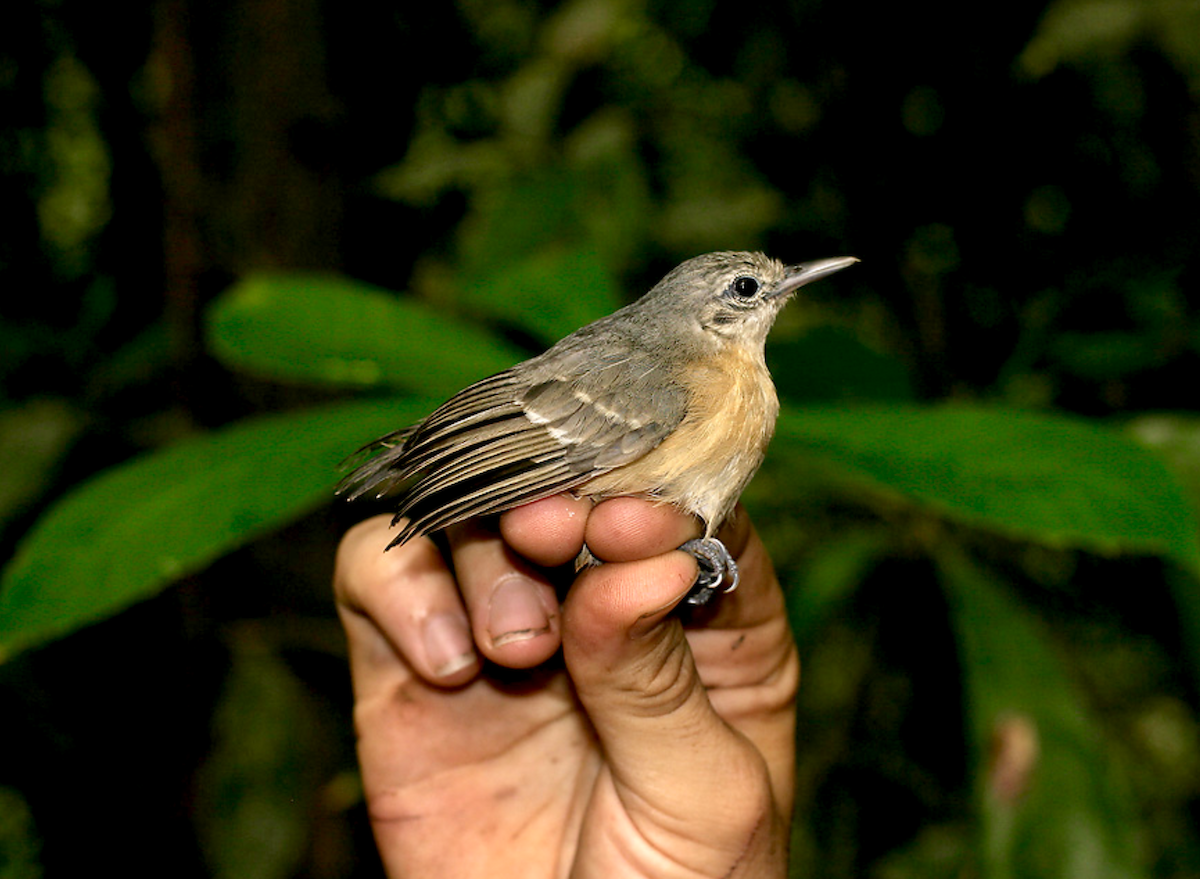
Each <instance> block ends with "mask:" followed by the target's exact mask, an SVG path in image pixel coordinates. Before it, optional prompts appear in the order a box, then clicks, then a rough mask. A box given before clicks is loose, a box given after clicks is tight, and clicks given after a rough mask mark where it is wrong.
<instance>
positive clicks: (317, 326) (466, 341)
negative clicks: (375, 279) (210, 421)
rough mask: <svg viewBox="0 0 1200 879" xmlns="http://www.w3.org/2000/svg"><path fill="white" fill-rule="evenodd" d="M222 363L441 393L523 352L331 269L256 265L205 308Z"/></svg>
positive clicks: (293, 376)
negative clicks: (263, 269)
mask: <svg viewBox="0 0 1200 879" xmlns="http://www.w3.org/2000/svg"><path fill="white" fill-rule="evenodd" d="M208 340H209V345H210V347H211V348H212V351H213V353H214V354H215V355H216V356H217V357H218V358H219V359H220V360H221V361H222V362H224V363H225V364H226V365H228V366H230V367H232V368H234V369H240V370H244V371H246V372H248V373H252V374H255V375H260V376H263V377H265V378H270V379H276V380H286V381H298V382H309V383H315V384H323V385H340V386H349V387H359V388H372V387H393V388H401V389H405V390H410V391H415V392H418V393H422V394H429V395H431V396H437V397H447V396H449V395H451V394H453V393H455V392H456V391H458V390H460V389H461V388H463V387H466V386H467V385H469V384H471V383H472V382H475V381H478V380H479V379H481V378H484V377H486V376H489V375H491V374H493V373H496V372H499V371H500V370H502V369H506V368H508V367H509V366H512V365H513V363H516V362H517V361H518V360H521V359H522V358H523V357H524V356H525V355H524V354H523V353H522V352H521V351H520V350H519V349H517V348H515V347H513V346H511V345H509V344H507V343H505V342H503V341H501V340H499V339H497V338H496V337H494V336H492V335H491V334H489V333H488V332H486V331H485V330H483V329H482V328H480V327H479V326H477V325H476V324H473V323H469V322H466V321H462V320H458V319H455V318H453V317H451V316H449V315H446V314H442V313H440V312H438V311H437V310H435V309H433V308H432V307H430V306H429V305H427V304H425V303H423V302H419V301H416V300H414V299H411V298H406V297H398V296H396V295H394V294H391V293H388V292H386V291H384V290H380V289H378V288H375V287H371V286H369V285H366V284H362V283H359V282H356V281H351V280H349V279H347V278H341V277H336V276H332V275H331V276H323V275H316V274H273V273H269V274H254V275H250V276H248V277H246V278H244V279H243V280H241V281H239V282H238V283H236V284H234V285H233V286H232V287H230V288H229V290H227V291H226V292H225V293H224V295H222V296H221V297H220V298H219V299H218V300H217V301H216V302H215V303H214V304H213V306H212V308H211V309H210V311H209V313H208Z"/></svg>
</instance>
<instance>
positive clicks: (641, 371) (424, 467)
mask: <svg viewBox="0 0 1200 879" xmlns="http://www.w3.org/2000/svg"><path fill="white" fill-rule="evenodd" d="M593 326H594V325H593ZM589 329H590V328H589ZM585 343H586V338H585V337H584V336H583V335H581V334H576V336H570V337H568V338H567V339H565V340H563V342H560V343H559V344H558V345H557V346H555V347H554V348H551V349H550V350H549V351H547V352H546V353H545V354H543V355H541V356H539V357H535V358H533V359H532V360H528V361H525V362H524V363H522V364H519V365H518V366H515V367H513V368H512V369H509V370H506V371H504V372H501V373H497V374H496V375H494V376H491V377H489V378H486V379H483V380H482V381H480V382H476V383H475V384H473V385H471V386H470V387H467V388H465V389H463V390H462V391H460V392H459V393H458V394H455V395H454V396H453V397H451V398H450V399H449V400H447V401H446V402H445V403H444V404H442V405H441V406H440V407H438V409H437V410H435V411H434V412H433V413H432V414H431V415H430V416H429V417H428V418H426V419H425V420H424V421H422V422H420V423H419V424H416V425H414V426H413V427H411V428H407V429H405V430H401V431H396V432H395V433H392V434H389V435H388V436H385V437H383V438H381V439H380V440H377V441H376V442H375V443H372V444H370V445H369V446H367V447H365V449H364V450H363V454H366V455H371V454H372V453H374V456H373V457H370V458H369V460H367V461H366V462H365V463H363V464H362V465H361V466H359V467H358V468H357V469H356V470H354V472H352V473H351V474H350V475H349V476H348V477H346V479H345V480H344V481H343V483H342V485H341V486H339V489H338V490H339V492H340V493H342V494H344V495H345V496H347V497H349V498H352V499H353V498H358V497H364V496H373V497H376V498H379V497H383V496H385V495H389V494H393V493H397V494H399V498H400V503H399V509H398V512H397V514H396V516H397V521H398V520H399V519H402V518H407V519H408V522H407V524H406V525H405V526H404V527H403V528H402V529H401V531H400V533H399V535H398V536H397V538H396V540H395V541H394V543H403V542H404V541H406V540H408V539H410V538H412V537H414V536H418V535H421V534H426V533H429V532H430V531H436V530H438V529H440V528H444V527H446V526H447V525H450V524H453V523H455V522H460V521H462V520H464V519H468V518H472V517H474V516H481V515H490V514H493V513H499V512H503V511H504V510H507V509H511V508H512V507H515V506H519V505H521V504H524V503H529V502H530V501H534V500H537V499H539V498H543V497H548V496H550V495H552V494H557V493H558V492H561V491H568V490H571V489H574V488H578V487H580V486H581V485H583V484H584V483H586V482H587V481H588V480H590V479H592V478H593V477H595V476H597V475H599V474H600V473H604V472H607V471H608V470H612V469H614V468H616V467H620V466H623V465H625V464H628V463H631V462H632V461H636V460H637V459H639V458H641V457H642V456H644V455H646V454H647V453H648V452H650V451H651V450H652V449H654V448H655V447H656V446H657V445H658V444H659V443H661V442H662V441H663V440H664V439H665V438H666V437H667V436H669V435H670V434H671V432H672V431H673V430H674V429H675V428H676V427H677V426H678V425H679V423H680V421H682V420H683V416H684V414H685V410H686V396H685V392H684V390H683V388H682V387H681V386H679V385H677V384H674V383H672V382H671V381H669V380H668V376H667V375H666V374H665V371H664V370H663V368H662V366H661V363H660V362H659V360H658V358H656V357H653V356H651V354H650V353H649V352H648V351H646V350H644V349H643V348H642V347H641V346H640V341H639V340H638V339H635V338H632V337H631V338H628V339H621V338H615V339H609V340H607V342H606V345H605V349H604V353H603V354H602V355H598V356H597V355H596V354H594V350H593V348H592V347H591V346H589V345H588V344H585Z"/></svg>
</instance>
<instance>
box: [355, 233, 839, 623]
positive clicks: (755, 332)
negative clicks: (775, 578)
mask: <svg viewBox="0 0 1200 879" xmlns="http://www.w3.org/2000/svg"><path fill="white" fill-rule="evenodd" d="M856 262H858V259H857V258H855V257H849V256H846V257H834V258H829V259H819V260H815V261H811V262H801V263H797V264H793V265H786V264H784V263H783V262H780V261H779V260H776V259H772V258H770V257H767V256H766V255H765V254H763V253H757V252H755V253H751V252H742V251H720V252H716V253H707V254H704V255H701V256H696V257H693V258H692V259H689V260H687V261H685V262H683V263H681V264H680V265H678V266H677V267H675V268H674V269H673V270H671V271H670V272H668V273H667V275H666V276H665V277H663V279H662V280H661V281H659V282H658V283H657V284H655V285H654V287H652V288H651V289H650V290H649V292H647V293H646V294H645V295H643V296H642V297H641V298H639V299H637V300H636V301H634V302H632V303H631V304H629V305H626V306H625V307H623V308H620V309H618V310H617V311H615V312H613V313H612V314H610V315H608V316H607V317H603V318H601V319H599V320H597V321H595V322H594V323H591V324H588V325H587V326H584V327H583V328H581V329H579V330H576V331H575V332H573V333H571V334H570V335H568V336H566V337H564V338H563V339H561V340H560V341H559V342H557V343H556V344H554V345H553V346H552V347H550V348H549V349H547V350H546V351H545V352H544V353H542V354H539V355H537V356H535V357H532V358H531V359H529V360H525V361H523V362H521V363H518V364H517V365H516V366H513V367H511V368H509V369H506V370H504V371H502V372H498V373H496V374H495V375H492V376H489V377H487V378H484V379H482V380H481V381H478V382H476V383H474V384H472V385H470V386H468V387H466V388H464V389H463V390H461V391H459V392H458V393H457V394H455V395H454V396H452V397H451V398H450V399H449V400H447V401H446V402H445V403H443V404H442V405H441V406H439V407H438V408H437V409H436V410H434V411H433V412H432V413H431V414H430V415H429V416H428V417H426V418H425V419H424V420H422V421H420V422H418V423H416V424H414V425H411V426H408V427H405V428H402V429H400V430H397V431H395V432H393V433H390V434H388V435H386V436H383V437H381V438H380V439H378V440H376V441H375V442H372V443H369V444H367V445H366V446H364V447H363V448H361V449H360V450H359V451H358V452H357V453H356V454H355V455H354V456H352V457H351V459H350V460H349V462H348V463H347V465H346V469H347V470H351V472H349V473H348V474H347V475H346V476H345V477H344V478H343V479H342V481H341V483H340V484H339V485H338V487H337V493H338V494H339V495H340V496H342V497H345V498H347V499H349V500H356V499H359V498H367V497H370V498H374V499H377V500H378V499H383V498H385V497H396V498H397V499H398V509H397V511H396V514H395V517H394V519H393V521H392V526H393V527H395V526H397V525H400V529H399V532H398V533H397V534H396V536H395V538H394V539H393V540H392V541H391V543H389V544H388V546H387V549H391V548H392V547H394V546H398V545H401V544H404V543H406V542H407V541H409V540H411V539H413V538H415V537H419V536H423V535H426V534H429V533H431V532H435V531H438V530H440V529H442V528H445V527H447V526H449V525H452V524H455V523H457V522H461V521H464V520H467V519H471V518H474V517H477V516H487V515H493V514H497V513H501V512H504V511H505V510H509V509H512V508H514V507H517V506H521V505H522V504H527V503H530V502H533V501H536V500H540V499H542V498H545V497H549V496H551V495H555V494H559V493H563V492H569V493H572V494H574V495H575V496H578V497H584V498H589V499H592V500H593V501H599V500H603V499H605V498H610V497H620V496H636V497H645V498H649V499H651V500H653V501H656V502H660V503H665V504H671V505H673V506H675V507H676V508H678V509H680V510H682V511H683V512H685V513H688V514H690V515H693V516H695V517H697V518H698V519H699V520H700V521H701V522H702V523H703V526H704V527H703V534H702V536H701V537H699V538H696V539H693V540H689V541H687V542H686V543H684V544H683V545H682V546H681V547H680V549H682V550H684V551H685V552H688V553H690V554H691V555H692V556H693V557H695V558H696V560H697V563H698V565H699V575H698V577H697V580H696V583H695V584H694V586H693V587H692V589H691V591H690V592H689V593H688V595H687V596H686V599H685V600H686V602H687V603H689V604H692V605H703V604H706V603H708V602H709V601H710V600H711V599H712V597H713V596H714V595H715V594H716V592H717V591H718V589H720V587H721V586H722V585H724V584H726V583H727V584H728V586H727V587H726V588H725V590H724V591H731V590H733V589H735V588H736V587H737V585H738V580H739V575H738V569H737V563H736V561H735V560H734V558H733V556H732V554H731V553H730V552H729V550H728V549H727V548H726V547H725V545H724V544H723V543H722V542H721V541H720V540H719V539H718V538H717V537H716V536H715V534H716V532H717V530H718V529H719V527H720V526H721V524H722V523H723V522H724V521H725V520H726V519H727V518H728V517H729V516H730V514H731V513H732V511H733V508H734V506H735V505H736V503H737V500H738V497H739V496H740V495H741V493H742V490H743V489H744V488H745V487H746V485H747V483H749V481H750V479H751V478H752V477H753V476H754V474H755V472H757V470H758V468H759V466H760V465H761V464H762V461H763V459H764V456H765V454H766V449H767V444H768V442H769V441H770V439H771V435H772V434H773V432H774V429H775V421H776V418H777V416H778V414H779V400H778V397H777V395H776V392H775V385H774V383H773V382H772V380H771V375H770V372H769V371H768V369H767V365H766V359H765V355H764V344H765V342H766V338H767V333H768V331H769V330H770V329H771V326H772V325H773V324H774V322H775V318H776V316H777V315H778V314H779V312H780V310H781V309H782V308H783V307H784V305H785V304H786V303H787V302H788V301H789V300H790V299H791V298H792V297H793V295H794V294H795V293H796V291H797V290H799V289H800V288H801V287H803V286H805V285H807V284H810V283H812V282H814V281H817V280H819V279H821V278H824V277H827V276H829V275H831V274H833V273H834V272H838V271H841V270H842V269H844V268H847V267H848V266H850V265H853V264H854V263H856ZM567 292H568V291H564V293H567ZM401 523H403V524H401ZM597 563H598V560H597V559H596V558H595V557H594V556H592V555H591V552H590V551H589V550H588V548H587V547H586V546H584V548H583V550H582V551H581V552H580V554H579V558H578V559H577V562H576V569H577V570H578V569H579V568H581V567H584V566H587V565H590V564H597Z"/></svg>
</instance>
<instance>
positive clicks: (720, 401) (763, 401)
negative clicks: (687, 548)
mask: <svg viewBox="0 0 1200 879" xmlns="http://www.w3.org/2000/svg"><path fill="white" fill-rule="evenodd" d="M679 381H680V383H681V384H682V385H683V386H684V388H685V390H686V393H687V401H688V402H687V410H686V415H685V416H684V418H683V420H682V421H681V422H680V424H679V426H678V427H677V428H676V429H675V430H674V432H672V433H671V435H670V436H668V437H667V438H666V439H664V440H663V441H662V442H661V443H660V444H659V445H658V446H657V447H656V448H654V449H653V450H652V451H650V452H649V453H647V454H646V455H645V456H644V457H642V458H639V459H638V460H637V461H634V462H632V463H630V464H626V465H624V466H623V467H619V468H617V469H615V470H611V471H609V472H607V473H603V474H601V475H599V476H597V477H596V478H594V479H592V480H590V481H589V482H587V483H586V484H585V485H583V486H581V487H580V488H579V489H578V492H579V494H581V495H584V496H588V497H593V498H597V499H599V498H604V497H616V496H621V495H631V494H634V495H636V494H641V495H647V496H650V497H653V498H655V499H657V500H661V501H664V502H666V503H670V504H673V505H675V506H677V507H679V508H680V509H682V510H684V511H685V512H687V513H690V514H693V515H696V516H699V517H700V518H702V519H703V520H704V522H705V527H706V534H708V535H711V534H712V533H713V532H715V531H716V530H717V528H718V527H719V526H720V524H721V522H722V521H723V520H724V519H725V517H726V516H728V515H729V513H730V512H731V511H732V509H733V507H734V505H735V504H736V503H737V499H738V496H739V495H740V494H741V493H742V489H744V488H745V487H746V484H747V483H748V482H749V481H750V479H751V478H752V477H753V476H754V474H755V472H756V471H757V470H758V467H759V465H760V464H761V463H762V460H763V456H764V455H765V454H766V449H767V443H768V442H770V439H771V434H772V433H773V432H774V430H775V419H776V417H777V416H778V414H779V400H778V398H777V397H776V394H775V386H774V384H773V383H772V382H771V376H770V373H769V372H767V367H766V364H765V363H764V362H763V361H762V358H761V356H759V357H755V356H754V355H753V353H751V354H746V353H743V352H737V353H735V354H733V355H730V354H729V353H728V352H725V353H724V355H723V356H722V357H721V358H720V359H719V360H709V361H704V362H700V363H693V364H691V365H690V366H689V367H688V368H687V370H686V372H684V373H682V374H681V375H680V376H679Z"/></svg>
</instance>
